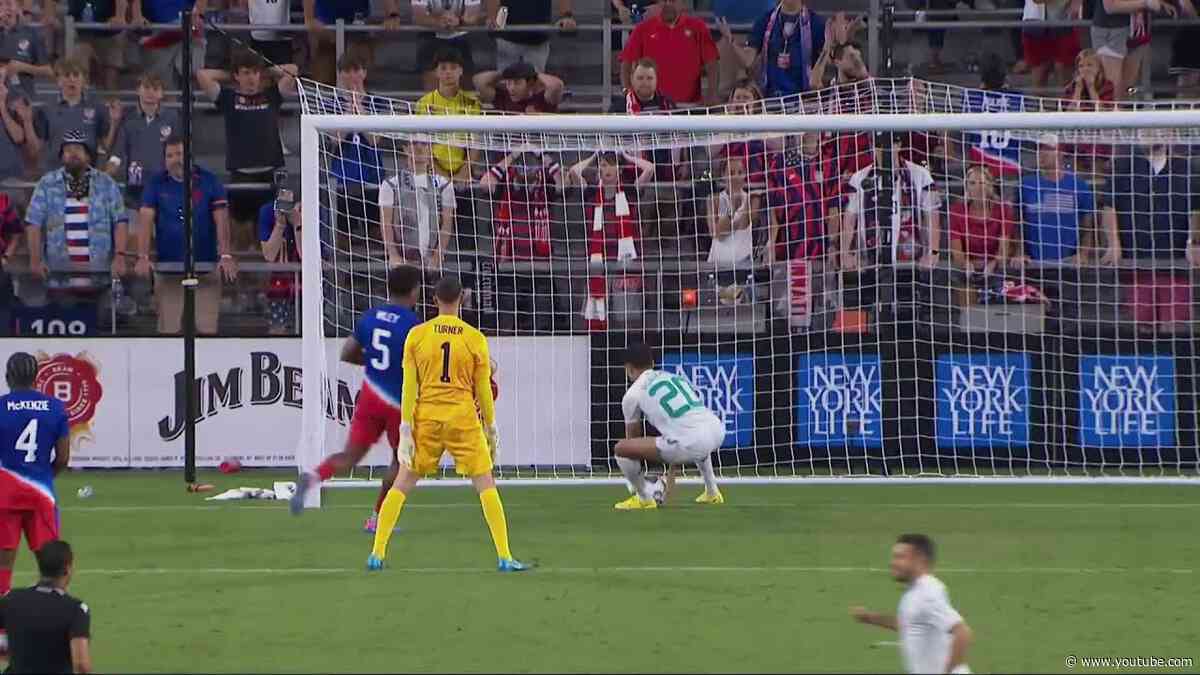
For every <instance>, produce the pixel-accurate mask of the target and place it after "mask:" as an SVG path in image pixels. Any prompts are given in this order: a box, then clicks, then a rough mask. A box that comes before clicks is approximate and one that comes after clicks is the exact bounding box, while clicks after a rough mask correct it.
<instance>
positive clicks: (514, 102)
mask: <svg viewBox="0 0 1200 675" xmlns="http://www.w3.org/2000/svg"><path fill="white" fill-rule="evenodd" d="M475 91H476V92H477V93H478V94H479V99H480V100H481V101H483V102H484V103H490V104H492V107H493V108H495V109H496V110H501V111H503V112H511V113H555V112H558V106H559V104H560V103H562V99H563V81H562V80H560V79H558V78H557V77H555V76H553V75H547V74H546V73H539V72H538V71H536V70H534V69H533V66H531V65H529V64H528V63H525V62H524V61H518V62H517V63H514V64H512V65H511V66H509V67H507V68H505V69H504V72H503V73H500V72H497V71H495V70H488V71H484V72H482V73H479V74H478V75H476V76H475Z"/></svg>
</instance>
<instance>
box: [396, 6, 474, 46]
mask: <svg viewBox="0 0 1200 675" xmlns="http://www.w3.org/2000/svg"><path fill="white" fill-rule="evenodd" d="M481 1H482V0H413V7H424V8H425V11H427V12H429V15H430V16H432V17H441V16H442V15H444V14H454V15H457V16H458V19H459V21H462V19H463V16H464V15H465V14H466V13H467V10H468V9H475V8H477V7H479V6H480V4H481ZM466 34H467V32H466V31H461V30H460V31H438V32H437V36H438V37H439V38H440V39H442V40H451V39H453V38H457V37H462V36H464V35H466Z"/></svg>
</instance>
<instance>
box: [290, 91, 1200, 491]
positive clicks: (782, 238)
mask: <svg viewBox="0 0 1200 675" xmlns="http://www.w3.org/2000/svg"><path fill="white" fill-rule="evenodd" d="M301 92H302V101H303V106H304V116H303V119H302V146H301V147H302V161H303V176H302V199H303V211H304V223H305V224H306V225H307V226H306V227H304V228H303V235H302V250H303V319H304V375H303V387H304V391H305V392H320V395H319V396H317V395H309V396H305V397H304V414H303V428H302V431H301V440H300V445H299V448H298V457H299V458H300V462H301V464H302V465H303V467H304V468H309V467H311V466H313V465H315V464H316V463H317V462H318V461H319V460H320V458H321V457H323V456H324V455H326V454H327V453H330V452H334V451H336V450H338V449H340V448H341V445H342V443H343V439H344V437H345V433H346V430H347V427H348V423H349V419H350V416H351V414H352V411H353V406H354V396H355V394H356V393H357V391H358V384H359V381H360V377H361V374H360V368H359V367H358V366H353V365H349V364H345V363H340V362H339V361H338V352H339V347H340V343H341V341H342V340H344V339H345V337H346V336H347V335H350V334H351V333H352V331H353V328H354V323H355V320H356V318H357V317H358V315H359V314H360V313H361V312H362V311H363V310H365V309H367V308H368V307H370V306H372V305H374V304H378V303H381V302H383V301H384V300H386V296H387V291H386V284H385V279H386V273H387V270H388V269H389V266H391V265H396V264H401V263H407V264H413V265H416V266H419V267H421V268H422V269H424V271H425V273H426V275H427V279H428V280H429V281H430V282H432V281H433V280H434V279H436V278H437V276H438V275H441V274H455V275H458V276H460V277H461V279H462V280H463V282H464V285H465V286H466V288H467V289H468V291H469V292H468V297H467V300H466V303H465V306H464V318H465V319H466V320H468V321H469V322H471V323H472V324H475V325H477V326H479V327H480V328H481V329H482V330H483V331H484V332H485V333H486V334H487V335H488V336H489V342H490V345H491V350H492V355H493V359H494V360H495V361H496V373H497V380H498V385H499V397H498V401H497V410H498V415H497V416H498V420H499V425H500V433H501V444H500V445H501V454H500V460H499V464H500V474H501V476H502V478H503V479H508V480H525V479H530V480H537V481H554V480H563V479H565V480H570V481H576V480H580V479H592V480H595V479H608V478H614V477H616V476H619V473H616V472H615V465H613V464H612V462H611V448H612V445H613V443H615V442H616V441H617V440H618V439H620V438H622V437H623V434H624V420H623V418H622V412H621V406H620V399H621V395H622V393H623V392H624V390H625V387H626V384H627V383H626V381H625V376H624V370H623V363H622V351H623V348H624V347H625V345H626V344H628V342H630V341H632V340H644V341H647V342H649V343H650V344H651V345H653V346H654V347H655V349H656V351H657V353H658V355H659V367H660V368H662V369H667V370H671V371H676V372H679V373H681V374H684V375H686V376H687V377H688V378H689V379H690V380H691V381H692V382H693V383H694V385H695V386H696V388H697V390H698V392H699V393H700V394H701V397H702V398H703V399H704V403H705V404H706V405H708V406H709V407H711V408H712V409H713V410H714V411H716V412H717V413H718V415H720V416H721V418H722V419H723V420H724V421H725V424H726V427H727V431H728V434H727V436H726V441H725V444H724V446H723V448H722V449H721V451H720V452H719V455H718V456H717V457H716V458H715V464H716V465H717V466H718V467H719V468H718V471H719V473H720V475H721V477H722V478H723V479H725V480H730V479H743V480H769V481H779V480H797V481H829V480H836V481H845V482H849V480H850V479H856V480H859V479H861V480H895V479H926V478H929V479H945V478H950V477H953V478H961V479H968V480H991V481H999V480H1022V481H1037V480H1052V481H1063V482H1065V481H1114V480H1146V481H1151V480H1153V481H1157V482H1177V481H1188V480H1195V479H1196V478H1198V477H1200V462H1198V454H1197V448H1198V443H1200V439H1198V436H1197V426H1198V425H1197V418H1198V413H1197V405H1196V397H1197V379H1196V372H1195V368H1196V365H1195V364H1196V358H1195V349H1196V341H1195V338H1194V337H1193V328H1194V326H1195V321H1194V317H1193V308H1194V305H1195V302H1194V300H1193V293H1192V289H1193V287H1194V284H1195V280H1196V275H1195V274H1194V273H1193V264H1192V261H1193V260H1195V259H1196V256H1194V255H1193V253H1194V252H1200V232H1195V237H1196V238H1195V243H1193V235H1194V228H1195V227H1196V223H1198V222H1200V220H1197V219H1196V218H1194V217H1193V215H1194V214H1196V213H1200V183H1197V182H1196V181H1195V178H1196V177H1200V173H1196V172H1195V170H1194V169H1193V168H1192V160H1193V154H1194V152H1193V150H1194V148H1195V147H1196V146H1195V145H1194V143H1195V142H1196V141H1197V128H1198V127H1200V112H1197V111H1195V110H1193V109H1191V106H1189V105H1186V104H1172V105H1170V106H1164V105H1157V106H1155V105H1149V104H1139V105H1138V106H1133V105H1129V106H1123V107H1122V109H1116V108H1117V107H1118V106H1115V105H1111V106H1110V107H1111V108H1113V109H1110V110H1104V111H1097V110H1087V109H1083V110H1080V109H1079V108H1080V107H1081V104H1079V102H1077V101H1066V100H1059V99H1046V98H1034V97H1026V96H1020V95H1017V94H1004V93H998V92H983V91H979V90H969V89H960V88H956V87H951V86H948V85H940V84H933V83H927V82H922V81H920V80H915V79H895V80H882V79H880V80H869V81H866V82H860V83H856V84H852V85H844V86H841V87H835V88H833V89H827V90H822V91H820V92H815V93H813V94H809V95H803V96H798V97H793V98H790V99H778V100H771V101H753V100H743V99H741V98H739V94H738V92H735V94H734V98H733V102H732V103H730V104H728V105H726V106H721V107H719V108H714V109H709V110H690V111H684V112H683V113H673V114H656V115H638V116H626V115H610V116H605V115H552V116H524V115H520V116H509V115H500V114H480V115H471V116H451V115H439V114H437V113H438V112H439V111H436V110H433V111H428V110H416V109H414V107H413V106H412V105H411V104H409V103H406V102H403V101H397V100H392V99H387V98H382V97H376V96H368V95H364V94H356V93H354V92H350V91H346V90H340V89H336V88H331V87H327V86H324V85H320V84H317V83H313V82H304V83H302V87H301ZM1083 107H1085V108H1086V106H1083ZM424 113H432V114H424ZM311 224H316V225H315V226H313V225H311ZM431 310H432V308H431V307H429V306H425V307H422V308H419V311H418V313H420V312H421V311H431ZM397 358H399V356H398V355H397ZM388 460H389V451H388V450H387V449H386V448H384V447H379V448H376V449H375V450H374V451H373V452H372V454H371V455H370V456H369V457H368V461H367V462H366V465H367V468H360V469H359V470H357V471H356V472H355V474H354V476H353V478H358V479H361V478H364V477H370V475H371V473H370V472H371V469H370V467H380V466H385V465H386V464H387V463H388ZM447 475H449V474H447ZM351 483H353V481H351Z"/></svg>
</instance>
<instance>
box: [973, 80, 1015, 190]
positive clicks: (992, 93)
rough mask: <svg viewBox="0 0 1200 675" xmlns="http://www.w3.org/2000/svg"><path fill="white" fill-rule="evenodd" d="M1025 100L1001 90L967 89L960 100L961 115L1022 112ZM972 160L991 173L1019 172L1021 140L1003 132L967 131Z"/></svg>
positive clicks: (1003, 130) (1005, 131)
mask: <svg viewBox="0 0 1200 675" xmlns="http://www.w3.org/2000/svg"><path fill="white" fill-rule="evenodd" d="M1026 101H1027V99H1026V97H1025V96H1024V95H1022V94H1018V93H1016V92H1011V91H1002V90H985V89H968V90H966V92H965V100H964V101H963V112H969V113H993V112H1024V111H1025V109H1026ZM966 137H967V142H968V143H969V144H970V154H971V158H972V159H973V160H974V161H976V162H979V163H982V164H985V165H987V166H988V167H989V168H991V169H992V170H993V172H997V171H998V172H999V173H1003V174H1012V173H1019V172H1020V170H1021V141H1020V139H1019V138H1015V137H1014V136H1013V134H1012V132H1010V131H1008V130H1005V129H993V130H983V131H968V132H967V134H966Z"/></svg>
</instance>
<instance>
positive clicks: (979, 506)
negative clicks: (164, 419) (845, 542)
mask: <svg viewBox="0 0 1200 675" xmlns="http://www.w3.org/2000/svg"><path fill="white" fill-rule="evenodd" d="M286 504H287V502H285V501H282V500H255V499H240V500H229V501H222V502H212V503H204V504H164V505H162V506H150V505H146V504H137V505H135V504H128V505H119V504H112V505H100V504H98V505H96V506H86V505H82V504H80V505H76V506H60V507H59V510H60V511H69V512H79V513H83V512H87V511H94V512H113V513H120V512H123V511H128V512H138V511H216V510H220V509H228V508H235V507H240V508H249V509H262V510H264V511H270V510H273V509H282V508H283V507H284V506H285V505H286ZM607 505H608V502H606V501H605V502H599V501H579V502H577V503H575V504H570V505H568V504H558V505H555V506H554V508H561V507H563V506H568V507H570V508H587V509H594V508H597V507H600V508H606V507H607ZM681 505H682V504H681ZM504 507H505V508H506V509H525V508H537V509H545V508H547V507H546V506H545V505H544V504H521V503H510V504H505V505H504ZM805 507H807V508H813V509H845V510H859V509H914V510H920V509H929V510H936V509H963V510H986V509H1063V510H1069V509H1195V508H1200V503H1191V502H1176V503H1170V502H1168V503H1162V504H1154V503H1139V504H1135V503H1129V504H1122V503H1120V502H1115V503H1108V502H1077V503H1072V502H1045V503H1042V502H1016V503H1011V504H1004V503H996V504H985V503H956V504H936V503H929V504H926V503H904V504H897V503H871V502H856V503H846V502H745V503H738V502H729V503H728V504H725V505H723V506H721V507H720V508H725V509H793V508H805ZM367 508H369V506H368V505H367V504H366V503H365V502H364V503H362V504H330V505H327V506H322V507H320V508H319V509H313V510H314V511H321V510H331V511H363V510H365V509H367ZM404 508H405V509H434V510H437V509H473V510H474V509H478V508H479V503H478V502H462V503H447V504H420V503H418V504H411V503H408V504H405V505H404ZM693 508H694V507H693ZM706 508H708V507H706Z"/></svg>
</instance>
